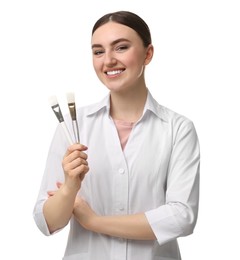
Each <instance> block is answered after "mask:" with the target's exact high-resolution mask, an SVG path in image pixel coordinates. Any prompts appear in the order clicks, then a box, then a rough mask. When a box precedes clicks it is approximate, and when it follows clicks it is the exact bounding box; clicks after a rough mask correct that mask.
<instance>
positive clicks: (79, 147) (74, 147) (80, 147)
mask: <svg viewBox="0 0 240 260" xmlns="http://www.w3.org/2000/svg"><path fill="white" fill-rule="evenodd" d="M87 149H88V147H87V146H86V145H83V144H78V143H76V144H73V145H70V146H69V147H68V149H67V151H66V154H65V155H66V156H67V155H69V154H71V153H72V152H73V151H76V150H78V151H86V150H87Z"/></svg>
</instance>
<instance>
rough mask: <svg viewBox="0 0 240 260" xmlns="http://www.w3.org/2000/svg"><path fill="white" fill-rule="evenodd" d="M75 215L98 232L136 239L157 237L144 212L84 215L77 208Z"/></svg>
mask: <svg viewBox="0 0 240 260" xmlns="http://www.w3.org/2000/svg"><path fill="white" fill-rule="evenodd" d="M82 210H84V209H82ZM82 210H81V211H82ZM74 215H75V217H76V219H77V220H78V222H79V223H80V224H81V225H82V226H84V227H85V228H86V229H88V230H90V231H93V232H96V233H101V234H104V235H109V236H113V237H119V238H125V239H135V240H155V239H156V237H155V235H154V233H153V231H152V229H151V226H150V225H149V223H148V221H147V218H146V216H145V214H144V213H140V214H133V215H124V216H99V215H96V214H93V215H92V213H91V214H89V215H88V216H84V217H83V215H82V214H81V213H80V214H78V211H77V210H75V211H74Z"/></svg>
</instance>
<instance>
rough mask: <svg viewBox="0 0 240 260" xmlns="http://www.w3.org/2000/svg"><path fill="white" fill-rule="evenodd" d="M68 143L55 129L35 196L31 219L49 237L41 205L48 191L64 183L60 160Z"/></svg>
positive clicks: (46, 197) (61, 132) (62, 134)
mask: <svg viewBox="0 0 240 260" xmlns="http://www.w3.org/2000/svg"><path fill="white" fill-rule="evenodd" d="M67 147H68V143H67V140H66V137H65V136H64V132H63V130H62V128H61V127H60V125H59V126H58V127H57V129H56V132H55V134H54V137H53V139H52V142H51V145H50V148H49V151H48V156H47V160H46V166H45V170H44V174H43V178H42V182H41V185H40V190H39V193H38V196H37V201H36V203H35V206H34V209H33V218H34V221H35V223H36V225H37V227H38V228H39V230H40V231H41V232H42V233H43V234H44V235H46V236H49V235H51V234H54V233H56V232H57V231H56V232H54V233H51V234H50V232H49V229H48V225H47V223H46V220H45V217H44V215H43V205H44V203H45V201H46V200H47V199H48V194H47V192H48V191H53V190H57V186H56V183H57V182H63V181H64V173H63V169H62V159H63V156H64V154H65V152H66V150H67Z"/></svg>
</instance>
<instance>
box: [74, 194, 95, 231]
mask: <svg viewBox="0 0 240 260" xmlns="http://www.w3.org/2000/svg"><path fill="white" fill-rule="evenodd" d="M73 214H74V216H75V218H76V219H77V221H78V222H79V224H80V225H81V226H83V227H84V228H86V229H88V230H91V229H92V224H94V223H95V220H96V218H97V217H98V215H97V214H96V213H95V212H94V211H93V210H92V209H91V207H90V206H89V204H88V203H87V202H86V201H85V200H83V199H82V198H81V197H78V196H77V197H76V200H75V203H74V208H73Z"/></svg>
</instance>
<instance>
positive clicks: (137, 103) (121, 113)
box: [110, 86, 148, 122]
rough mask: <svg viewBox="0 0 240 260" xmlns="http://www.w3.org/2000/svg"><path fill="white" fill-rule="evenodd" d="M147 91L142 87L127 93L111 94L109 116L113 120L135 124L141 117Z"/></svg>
mask: <svg viewBox="0 0 240 260" xmlns="http://www.w3.org/2000/svg"><path fill="white" fill-rule="evenodd" d="M147 93H148V90H147V88H146V87H145V86H144V87H142V88H138V90H137V91H128V93H126V92H125V93H114V92H111V93H110V95H111V110H110V113H111V116H112V118H113V119H118V120H123V121H126V122H136V121H138V119H139V118H140V117H141V116H142V113H143V109H144V105H145V103H146V99H147Z"/></svg>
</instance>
